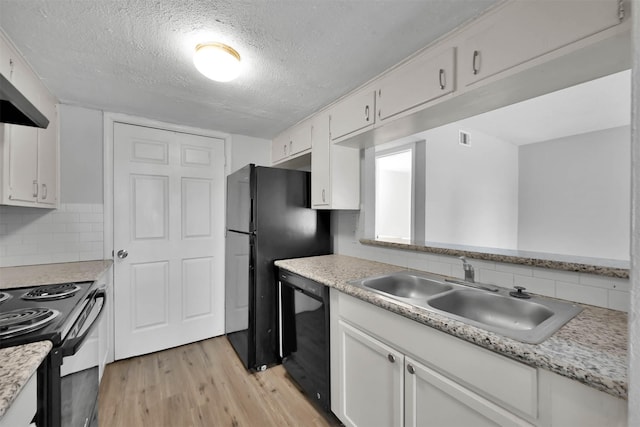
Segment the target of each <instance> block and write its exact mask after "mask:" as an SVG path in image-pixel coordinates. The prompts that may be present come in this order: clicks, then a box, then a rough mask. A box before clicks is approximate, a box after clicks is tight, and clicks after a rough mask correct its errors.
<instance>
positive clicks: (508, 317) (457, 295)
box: [350, 271, 582, 344]
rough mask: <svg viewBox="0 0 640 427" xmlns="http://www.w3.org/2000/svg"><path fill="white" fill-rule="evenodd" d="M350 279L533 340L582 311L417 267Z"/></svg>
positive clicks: (519, 338)
mask: <svg viewBox="0 0 640 427" xmlns="http://www.w3.org/2000/svg"><path fill="white" fill-rule="evenodd" d="M350 284H352V285H354V286H357V287H360V288H363V289H366V290H368V291H372V292H375V293H378V294H381V295H384V296H386V297H388V298H391V299H393V300H396V301H400V302H403V303H406V304H410V305H413V306H417V307H420V308H423V309H425V310H427V311H431V312H436V313H439V314H442V315H444V316H447V317H450V318H453V319H456V320H459V321H461V322H463V323H467V324H470V325H473V326H476V327H478V328H481V329H485V330H487V331H491V332H495V333H497V334H500V335H503V336H506V337H509V338H512V339H514V340H517V341H521V342H524V343H528V344H539V343H541V342H542V341H544V340H546V339H547V338H549V337H550V336H551V335H552V334H554V333H555V332H556V331H557V330H558V329H560V328H561V327H562V326H563V325H564V324H565V323H567V322H568V321H569V320H571V319H572V318H573V317H575V316H576V315H577V314H578V313H580V311H582V308H581V307H579V306H577V305H575V304H570V303H566V302H562V301H557V300H553V299H550V298H543V297H538V296H533V295H532V296H531V297H530V298H529V299H522V298H516V297H513V296H511V295H510V291H509V290H508V289H505V288H498V287H494V286H485V285H481V284H477V283H470V282H464V281H460V280H454V279H447V278H445V277H443V276H438V275H435V274H429V273H421V272H413V271H402V272H398V273H392V274H387V275H384V276H377V277H371V278H366V279H361V280H355V281H352V282H350ZM520 295H521V294H520Z"/></svg>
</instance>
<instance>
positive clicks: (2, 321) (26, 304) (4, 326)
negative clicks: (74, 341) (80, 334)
mask: <svg viewBox="0 0 640 427" xmlns="http://www.w3.org/2000/svg"><path fill="white" fill-rule="evenodd" d="M92 292H95V289H94V286H93V282H81V283H64V284H55V285H45V286H37V287H31V288H14V289H3V290H2V291H0V301H1V302H0V348H5V347H12V346H15V345H22V344H28V343H32V342H37V341H44V340H48V341H51V343H52V344H53V346H54V347H57V346H59V345H60V344H62V342H63V340H64V338H65V337H66V336H67V335H68V334H69V332H70V331H71V329H72V327H73V325H74V323H76V321H77V320H78V316H79V314H80V313H82V312H83V310H84V309H85V307H86V305H87V304H89V303H90V301H91V299H90V298H87V296H88V295H89V294H90V293H92Z"/></svg>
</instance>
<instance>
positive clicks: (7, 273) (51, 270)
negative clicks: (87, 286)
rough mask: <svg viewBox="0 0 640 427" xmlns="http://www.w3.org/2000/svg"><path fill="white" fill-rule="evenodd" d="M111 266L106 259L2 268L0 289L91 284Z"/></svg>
mask: <svg viewBox="0 0 640 427" xmlns="http://www.w3.org/2000/svg"><path fill="white" fill-rule="evenodd" d="M112 264H113V261H112V260H110V259H108V260H97V261H79V262H65V263H59V264H40V265H24V266H19V267H2V268H0V289H10V288H25V287H31V286H38V285H51V284H56V283H67V282H91V281H94V280H97V279H98V277H100V275H101V274H102V273H104V272H105V271H106V270H107V269H108V268H109V267H111V265H112Z"/></svg>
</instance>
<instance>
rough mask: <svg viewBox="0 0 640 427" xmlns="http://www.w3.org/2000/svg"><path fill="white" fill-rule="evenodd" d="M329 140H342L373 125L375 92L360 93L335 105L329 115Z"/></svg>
mask: <svg viewBox="0 0 640 427" xmlns="http://www.w3.org/2000/svg"><path fill="white" fill-rule="evenodd" d="M329 114H330V116H331V119H330V120H331V122H330V125H329V128H330V131H331V140H332V141H335V140H336V139H339V138H342V137H343V136H347V135H349V134H352V133H354V132H357V131H359V130H362V129H365V128H367V127H372V126H373V124H374V123H375V118H376V116H375V92H374V91H370V92H362V93H358V94H355V95H352V96H350V97H349V98H347V99H344V100H343V101H341V102H339V103H338V104H336V105H335V106H334V107H333V108H332V109H331V112H330V113H329Z"/></svg>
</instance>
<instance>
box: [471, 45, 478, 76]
mask: <svg viewBox="0 0 640 427" xmlns="http://www.w3.org/2000/svg"><path fill="white" fill-rule="evenodd" d="M471 66H472V67H473V74H474V75H476V74H478V73H479V72H480V51H479V50H474V51H473V61H472V63H471Z"/></svg>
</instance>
